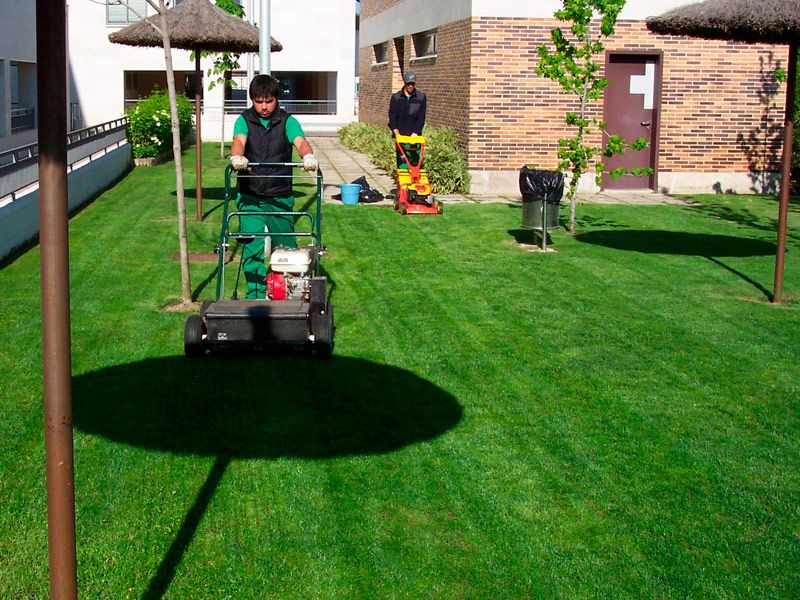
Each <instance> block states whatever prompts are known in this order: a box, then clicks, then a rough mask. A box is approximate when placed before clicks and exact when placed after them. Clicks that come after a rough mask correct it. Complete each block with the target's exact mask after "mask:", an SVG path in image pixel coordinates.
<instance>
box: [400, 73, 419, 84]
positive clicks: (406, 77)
mask: <svg viewBox="0 0 800 600" xmlns="http://www.w3.org/2000/svg"><path fill="white" fill-rule="evenodd" d="M403 81H404V82H406V83H417V76H416V75H414V74H413V73H406V74H405V75H403Z"/></svg>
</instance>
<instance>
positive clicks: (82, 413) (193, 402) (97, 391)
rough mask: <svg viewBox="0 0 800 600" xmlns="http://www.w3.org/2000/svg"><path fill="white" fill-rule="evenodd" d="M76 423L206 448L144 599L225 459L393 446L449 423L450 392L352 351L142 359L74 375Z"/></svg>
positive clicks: (190, 449)
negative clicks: (199, 480) (202, 477)
mask: <svg viewBox="0 0 800 600" xmlns="http://www.w3.org/2000/svg"><path fill="white" fill-rule="evenodd" d="M72 397H73V420H74V424H75V426H76V427H77V428H78V429H80V430H81V431H84V432H87V433H92V434H96V435H100V436H103V437H105V438H108V439H110V440H113V441H116V442H120V443H123V444H130V445H132V446H137V447H141V448H149V449H152V450H157V451H161V452H175V453H178V454H195V455H198V456H214V457H216V460H215V461H214V464H213V466H212V467H211V470H210V471H209V474H208V476H207V478H206V481H205V482H204V483H203V485H202V486H201V488H200V490H199V491H198V493H197V496H196V498H195V501H194V503H193V505H192V507H191V508H190V509H189V511H188V512H187V514H186V516H185V517H184V521H183V524H182V525H181V527H180V529H179V531H178V533H177V535H176V536H175V538H174V540H173V541H172V543H171V545H170V547H169V549H168V550H167V551H166V553H165V555H164V557H163V558H162V560H161V564H160V565H159V567H158V570H157V572H156V573H155V574H154V575H153V577H152V578H151V580H150V583H149V585H148V588H147V590H146V591H145V592H144V594H143V596H142V597H143V598H148V599H150V598H161V597H163V596H164V595H165V594H166V592H167V591H168V589H169V586H170V584H171V583H172V581H173V579H174V578H175V576H176V574H177V570H178V567H179V565H180V563H181V561H182V560H183V556H184V554H185V553H186V550H187V549H188V548H189V546H190V544H191V541H192V539H193V538H194V535H195V533H196V531H197V529H198V527H199V526H200V523H201V522H202V518H203V515H204V514H205V511H206V509H207V508H208V505H209V503H210V502H211V499H212V498H213V496H214V493H215V492H216V489H217V487H218V486H219V483H220V482H221V481H222V478H223V476H224V474H225V470H226V469H227V466H228V465H229V464H230V462H231V460H235V459H256V458H261V459H272V458H278V457H296V458H301V459H310V460H314V459H327V458H334V457H342V456H356V455H370V454H382V453H387V452H393V451H395V450H399V449H401V448H403V447H406V446H409V445H411V444H416V443H420V442H424V441H426V440H431V439H434V438H436V437H437V436H439V435H442V434H443V433H445V432H447V431H448V430H450V429H452V428H453V427H455V426H456V425H457V424H458V422H459V421H460V420H461V417H462V413H463V410H462V408H461V406H460V405H459V403H458V402H457V401H456V399H455V398H454V397H453V396H452V395H450V394H448V393H447V392H445V391H444V390H442V389H440V388H438V387H437V386H435V385H433V384H431V383H430V382H428V381H425V380H424V379H421V378H419V377H418V376H416V375H414V374H413V373H411V372H409V371H405V370H403V369H399V368H397V367H392V366H389V365H381V364H377V363H372V362H369V361H365V360H360V359H355V358H340V357H334V358H332V359H331V360H328V361H318V360H310V359H308V358H303V357H299V356H298V357H287V356H274V355H266V356H263V355H262V356H255V357H248V356H230V357H207V358H204V359H196V360H189V359H185V358H183V357H166V358H158V359H149V360H144V361H141V362H137V363H133V364H127V365H119V366H113V367H108V368H105V369H101V370H98V371H94V372H91V373H87V374H85V375H80V376H77V377H75V378H74V380H73V392H72Z"/></svg>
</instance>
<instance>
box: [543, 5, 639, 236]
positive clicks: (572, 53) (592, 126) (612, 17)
mask: <svg viewBox="0 0 800 600" xmlns="http://www.w3.org/2000/svg"><path fill="white" fill-rule="evenodd" d="M562 5H563V7H562V8H561V9H559V10H557V11H556V12H555V13H554V16H555V17H556V18H557V19H559V20H561V21H567V22H569V23H570V31H571V35H569V36H568V35H565V34H564V32H563V31H562V29H561V28H560V27H556V28H555V29H553V30H552V31H551V32H550V39H551V41H552V46H553V49H552V50H551V49H550V48H549V47H548V46H546V45H542V46H539V47H538V48H537V52H538V54H539V64H538V66H537V67H536V73H537V74H539V75H543V76H545V77H547V78H548V79H552V80H553V81H556V82H558V84H559V85H560V86H561V88H562V90H563V91H564V92H566V93H568V94H572V95H574V96H576V97H577V102H578V110H577V112H568V113H567V114H566V116H565V118H564V122H565V123H566V124H567V125H568V126H569V127H571V128H573V131H574V134H573V135H572V137H569V138H564V139H560V140H559V141H558V159H559V164H558V169H559V170H560V171H569V172H570V175H571V177H570V180H569V185H568V188H567V198H568V199H569V203H570V209H569V231H570V233H573V234H574V233H575V209H576V204H577V198H576V193H577V190H578V183H579V181H580V178H581V175H583V174H584V173H586V172H588V171H589V170H590V169H591V168H592V167H594V172H595V180H596V181H597V184H598V185H600V182H601V177H602V174H603V169H604V168H605V164H604V163H603V161H602V158H601V157H610V156H613V155H614V154H621V153H624V152H625V150H626V149H627V148H631V149H635V150H641V149H642V148H645V147H646V146H647V140H646V139H645V138H639V139H637V140H636V141H634V142H630V143H629V142H627V141H625V140H623V139H622V138H621V137H619V136H617V135H608V134H607V133H606V132H605V127H606V125H605V122H603V121H602V120H600V119H598V118H596V117H594V116H590V115H589V106H590V104H591V103H592V102H593V101H596V100H599V99H600V98H602V96H603V90H604V89H605V87H606V86H607V85H608V81H607V80H606V79H604V78H603V77H600V75H599V72H600V69H601V68H602V65H601V64H600V62H598V56H601V57H602V56H603V51H604V46H603V40H605V39H606V38H608V37H610V36H611V35H613V34H614V28H615V26H616V23H617V18H618V17H619V13H620V11H621V10H622V7H623V6H625V0H562ZM597 132H600V133H601V134H602V135H604V136H606V144H605V149H603V148H602V147H599V146H594V145H592V144H591V143H590V142H589V141H588V140H589V139H591V136H592V135H594V134H596V133H597ZM648 172H650V173H651V172H652V169H650V168H649V167H645V168H641V169H631V173H632V174H634V175H644V174H647V173H648ZM625 173H627V169H624V168H620V169H614V171H613V172H611V173H609V176H610V177H619V176H621V175H624V174H625Z"/></svg>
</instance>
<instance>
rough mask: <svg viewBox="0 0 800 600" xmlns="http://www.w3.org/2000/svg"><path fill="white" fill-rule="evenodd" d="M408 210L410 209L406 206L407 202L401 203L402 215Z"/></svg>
mask: <svg viewBox="0 0 800 600" xmlns="http://www.w3.org/2000/svg"><path fill="white" fill-rule="evenodd" d="M407 212H408V209H407V208H406V205H405V204H403V205H401V206H400V214H401V215H404V214H406V213H407Z"/></svg>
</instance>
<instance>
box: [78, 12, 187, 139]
mask: <svg viewBox="0 0 800 600" xmlns="http://www.w3.org/2000/svg"><path fill="white" fill-rule="evenodd" d="M67 11H68V12H67V21H68V32H67V43H68V45H69V56H68V59H69V72H70V77H71V78H72V79H73V83H74V89H75V90H76V91H77V95H78V98H74V97H73V98H70V101H71V102H80V104H81V111H82V113H83V118H84V124H85V125H87V126H88V125H97V124H99V123H105V122H106V121H111V120H113V119H117V118H119V117H120V116H121V115H122V114H123V112H124V102H123V101H124V97H123V95H124V85H125V82H124V72H125V71H126V70H128V71H137V70H142V71H162V72H163V71H164V50H163V49H161V48H137V47H133V46H122V45H120V44H112V43H111V42H110V41H109V40H108V34H109V33H111V32H113V31H116V30H118V29H119V27H109V26H108V25H106V7H105V4H103V3H97V2H92V1H91V0H70V2H69V6H68V7H67ZM172 61H173V68H174V69H175V70H176V71H194V62H193V61H190V60H189V52H187V51H185V50H173V51H172Z"/></svg>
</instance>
